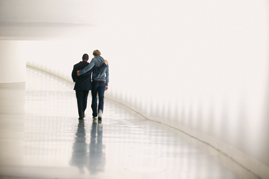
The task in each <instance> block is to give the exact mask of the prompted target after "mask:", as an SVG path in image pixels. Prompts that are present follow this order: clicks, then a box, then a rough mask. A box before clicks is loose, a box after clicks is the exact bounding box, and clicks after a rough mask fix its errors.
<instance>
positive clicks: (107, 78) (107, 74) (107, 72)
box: [105, 65, 109, 90]
mask: <svg viewBox="0 0 269 179" xmlns="http://www.w3.org/2000/svg"><path fill="white" fill-rule="evenodd" d="M108 82H109V65H107V70H106V89H105V90H108Z"/></svg>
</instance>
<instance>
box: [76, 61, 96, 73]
mask: <svg viewBox="0 0 269 179" xmlns="http://www.w3.org/2000/svg"><path fill="white" fill-rule="evenodd" d="M94 65H95V63H94V60H92V61H91V62H90V63H89V64H88V65H87V66H86V67H85V68H83V69H82V70H78V71H79V75H83V74H85V73H87V72H88V71H90V70H91V69H92V68H93V67H94Z"/></svg>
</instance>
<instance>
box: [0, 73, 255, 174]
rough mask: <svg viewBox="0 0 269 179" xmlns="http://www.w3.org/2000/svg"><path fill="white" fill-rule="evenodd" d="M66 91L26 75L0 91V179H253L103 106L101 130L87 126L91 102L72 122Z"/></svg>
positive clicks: (220, 158) (175, 136) (185, 141)
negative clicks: (83, 116)
mask: <svg viewBox="0 0 269 179" xmlns="http://www.w3.org/2000/svg"><path fill="white" fill-rule="evenodd" d="M18 85H19V84H18ZM72 89H73V84H71V83H70V82H66V81H64V80H61V79H60V78H58V77H55V76H53V75H50V74H47V73H44V72H42V71H39V70H36V69H33V68H27V82H26V91H25V92H24V91H23V90H21V88H16V86H15V87H14V86H13V87H11V86H9V87H8V88H3V87H1V89H0V99H1V102H0V106H1V109H2V110H0V147H1V148H0V149H1V150H0V178H66V179H69V178H74V179H77V178H95V179H103V178H108V179H118V178H124V179H129V178H139V179H140V178H141V179H149V178H161V179H163V178H180V179H200V178H203V179H222V178H223V179H238V178H242V179H243V178H244V179H248V178H251V179H252V178H258V177H256V176H255V175H253V174H252V173H250V172H249V171H247V170H245V169H244V168H242V167H241V166H240V165H238V164H237V163H235V162H233V161H231V160H230V159H229V158H228V157H226V156H225V155H223V154H222V153H220V152H218V151H216V150H215V149H213V148H212V147H210V146H208V145H207V144H204V143H202V142H200V141H197V140H196V139H194V138H192V137H190V136H188V135H186V134H184V133H182V132H180V131H178V130H176V129H173V128H171V127H168V126H165V125H162V124H160V123H156V122H153V121H150V120H147V119H145V118H144V117H143V116H141V115H139V114H138V113H136V112H134V111H132V110H130V109H128V108H127V107H125V106H123V105H120V104H117V103H115V102H113V101H111V100H109V99H105V112H104V116H103V117H104V118H103V121H102V122H101V123H98V121H93V119H92V118H91V110H90V100H91V99H90V98H89V103H88V109H87V113H86V115H87V117H86V119H85V120H84V121H80V122H79V121H78V119H77V107H76V99H75V93H74V91H73V90H72ZM24 96H25V101H24V100H23V99H24ZM18 99H20V100H18ZM24 107H25V112H23V111H24V110H23V109H24Z"/></svg>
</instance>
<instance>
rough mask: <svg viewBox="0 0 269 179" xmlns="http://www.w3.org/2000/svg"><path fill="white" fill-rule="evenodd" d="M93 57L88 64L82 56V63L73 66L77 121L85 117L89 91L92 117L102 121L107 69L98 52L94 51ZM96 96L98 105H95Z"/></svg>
mask: <svg viewBox="0 0 269 179" xmlns="http://www.w3.org/2000/svg"><path fill="white" fill-rule="evenodd" d="M93 56H94V58H93V59H92V60H91V62H90V63H88V60H89V56H88V54H84V55H83V56H82V61H81V62H79V63H77V64H75V65H74V68H73V71H72V78H73V81H74V82H75V86H74V90H76V97H77V106H78V114H79V120H83V118H84V117H85V110H86V108H87V98H88V93H89V90H92V105H91V107H92V116H93V117H94V118H96V117H97V115H98V119H102V114H103V110H104V92H105V91H106V90H107V89H108V82H109V67H108V64H107V61H106V60H104V59H103V57H101V52H100V51H99V50H94V51H93ZM97 94H98V98H99V105H97Z"/></svg>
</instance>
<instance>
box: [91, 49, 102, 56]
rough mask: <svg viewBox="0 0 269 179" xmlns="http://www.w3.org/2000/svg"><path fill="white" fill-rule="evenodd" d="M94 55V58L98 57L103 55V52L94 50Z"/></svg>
mask: <svg viewBox="0 0 269 179" xmlns="http://www.w3.org/2000/svg"><path fill="white" fill-rule="evenodd" d="M92 54H93V56H94V57H98V56H100V55H101V52H100V51H99V50H94V51H93V53H92Z"/></svg>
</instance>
